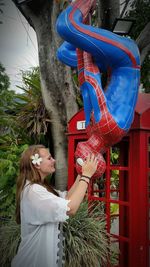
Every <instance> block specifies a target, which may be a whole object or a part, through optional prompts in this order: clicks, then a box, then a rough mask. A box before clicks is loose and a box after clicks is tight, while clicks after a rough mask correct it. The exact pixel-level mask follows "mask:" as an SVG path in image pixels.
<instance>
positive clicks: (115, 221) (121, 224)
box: [110, 203, 129, 238]
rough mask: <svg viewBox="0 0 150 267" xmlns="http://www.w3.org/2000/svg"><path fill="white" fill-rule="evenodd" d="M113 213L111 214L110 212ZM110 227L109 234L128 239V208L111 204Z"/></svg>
mask: <svg viewBox="0 0 150 267" xmlns="http://www.w3.org/2000/svg"><path fill="white" fill-rule="evenodd" d="M113 209H114V211H113V212H112V210H113ZM110 210H111V227H110V233H111V234H114V235H118V236H119V235H120V236H122V237H126V238H128V237H129V229H128V228H129V208H128V207H126V206H123V205H119V204H116V206H115V204H114V203H111V206H110Z"/></svg>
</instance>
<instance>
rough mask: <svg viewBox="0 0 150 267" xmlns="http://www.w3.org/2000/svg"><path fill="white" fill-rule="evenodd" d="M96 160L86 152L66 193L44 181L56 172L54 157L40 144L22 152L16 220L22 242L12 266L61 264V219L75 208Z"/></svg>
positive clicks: (82, 194)
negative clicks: (79, 169)
mask: <svg viewBox="0 0 150 267" xmlns="http://www.w3.org/2000/svg"><path fill="white" fill-rule="evenodd" d="M96 169H97V159H96V157H95V156H94V155H89V156H88V157H87V160H86V162H84V164H83V166H82V176H79V175H78V177H77V179H76V181H75V183H74V185H73V186H72V188H71V189H70V190H69V192H68V193H67V194H66V196H65V192H60V191H55V190H54V189H53V188H52V187H51V186H50V185H49V184H48V183H47V182H46V180H45V178H46V177H47V175H49V174H52V173H54V172H55V160H54V159H53V157H52V156H51V154H50V153H49V150H48V149H47V148H45V147H44V146H43V145H34V146H30V147H29V148H28V149H27V150H26V151H25V152H24V153H23V155H22V158H21V161H20V174H19V177H18V180H17V193H16V200H17V206H16V221H17V223H20V222H21V243H20V246H19V249H18V253H17V255H16V256H15V258H14V259H13V261H12V265H11V266H12V267H56V266H62V257H61V256H62V251H61V250H62V244H59V243H60V241H61V240H60V239H59V236H61V234H60V230H59V226H60V222H64V221H66V220H67V218H68V216H70V215H73V214H75V213H76V211H77V210H78V208H79V206H80V204H81V202H82V200H83V198H84V196H85V193H86V190H87V187H88V184H89V181H90V178H91V177H92V176H93V174H94V173H95V171H96Z"/></svg>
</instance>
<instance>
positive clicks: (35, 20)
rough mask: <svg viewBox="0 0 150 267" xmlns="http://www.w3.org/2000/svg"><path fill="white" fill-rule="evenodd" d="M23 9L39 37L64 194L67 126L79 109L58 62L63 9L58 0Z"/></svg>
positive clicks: (58, 179)
mask: <svg viewBox="0 0 150 267" xmlns="http://www.w3.org/2000/svg"><path fill="white" fill-rule="evenodd" d="M21 8H22V10H23V13H24V15H25V16H26V17H28V19H30V20H31V22H32V25H33V27H34V29H35V32H36V35H37V42H38V51H39V64H40V74H41V84H42V95H43V99H44V103H45V106H46V108H47V110H48V112H49V115H50V119H51V131H52V140H51V141H52V142H53V148H54V157H55V159H56V173H55V185H56V188H57V189H60V190H64V189H66V185H67V138H66V134H65V133H66V126H67V122H68V120H69V119H70V118H71V117H72V116H73V115H74V114H75V113H76V112H77V110H78V107H77V104H76V96H75V90H74V86H73V82H72V78H71V70H70V68H69V67H66V66H65V65H63V64H61V63H60V62H59V61H58V60H57V58H56V51H57V48H58V47H59V44H60V39H59V37H58V35H57V33H56V31H55V22H56V18H57V16H58V14H59V12H60V10H59V5H58V3H57V2H56V1H55V0H54V1H49V0H46V1H44V2H43V3H42V4H40V7H39V9H38V6H37V3H36V4H35V5H34V4H33V3H32V5H31V4H30V3H29V4H28V3H27V4H23V5H22V6H21ZM28 21H29V20H28Z"/></svg>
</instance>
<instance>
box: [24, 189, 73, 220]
mask: <svg viewBox="0 0 150 267" xmlns="http://www.w3.org/2000/svg"><path fill="white" fill-rule="evenodd" d="M68 202H69V200H66V199H63V198H61V197H58V196H56V195H54V194H53V193H50V192H48V191H47V189H46V188H44V187H43V186H41V185H38V184H33V185H28V186H27V187H26V188H25V189H24V192H23V198H22V205H21V206H22V211H23V212H24V218H25V220H26V222H27V223H30V224H34V225H40V224H45V223H48V222H64V221H66V219H68V216H67V211H68V210H69V207H68Z"/></svg>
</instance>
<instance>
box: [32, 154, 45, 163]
mask: <svg viewBox="0 0 150 267" xmlns="http://www.w3.org/2000/svg"><path fill="white" fill-rule="evenodd" d="M31 159H32V163H33V164H34V165H36V164H37V165H40V163H41V162H42V158H41V157H40V156H39V154H38V153H36V154H35V155H33V156H31Z"/></svg>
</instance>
